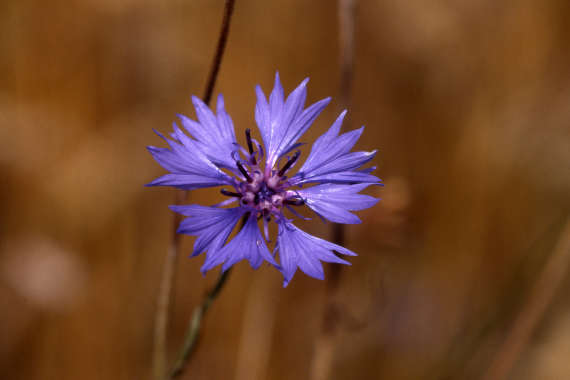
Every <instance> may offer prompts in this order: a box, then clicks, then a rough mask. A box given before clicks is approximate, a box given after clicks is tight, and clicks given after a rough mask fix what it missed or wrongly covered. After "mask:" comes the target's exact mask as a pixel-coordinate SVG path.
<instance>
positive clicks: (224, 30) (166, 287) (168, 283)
mask: <svg viewBox="0 0 570 380" xmlns="http://www.w3.org/2000/svg"><path fill="white" fill-rule="evenodd" d="M234 4H235V0H226V2H225V6H224V16H223V20H222V27H221V30H220V35H219V38H218V44H217V47H216V53H215V55H214V59H213V61H212V65H211V66H210V73H209V75H208V80H207V82H206V89H205V91H204V96H203V101H204V103H206V104H208V105H209V104H210V100H211V99H212V93H213V91H214V86H215V84H216V79H217V77H218V73H219V71H220V66H221V64H222V58H223V55H224V51H225V48H226V45H227V41H228V34H229V31H230V22H231V17H232V14H233V10H234ZM187 198H188V192H186V191H179V192H177V194H176V197H175V199H174V203H175V204H177V205H179V204H181V203H183V202H184V201H185V200H186V199H187ZM173 218H174V219H173V233H172V240H171V244H170V247H169V249H168V253H167V255H166V258H165V262H164V267H163V271H162V280H161V283H160V289H159V294H158V302H157V311H156V319H155V328H154V352H153V374H154V378H155V379H156V380H162V379H163V378H164V376H165V375H166V335H167V331H168V314H169V312H170V308H171V299H172V284H173V283H174V276H175V267H176V260H177V258H178V251H179V250H180V237H179V234H177V233H176V230H177V228H178V224H179V223H180V221H181V219H182V218H181V216H180V215H179V214H177V213H175V214H174V217H173ZM226 273H227V272H226ZM226 276H227V275H226ZM225 278H226V277H224V281H225ZM221 285H223V283H222V284H221ZM221 285H220V288H221ZM218 291H219V290H218ZM216 294H217V293H216ZM214 298H215V295H214V297H213V298H212V299H211V300H210V301H209V303H211V301H212V300H213V299H214ZM208 306H209V305H208ZM206 310H207V307H206ZM198 327H199V324H198Z"/></svg>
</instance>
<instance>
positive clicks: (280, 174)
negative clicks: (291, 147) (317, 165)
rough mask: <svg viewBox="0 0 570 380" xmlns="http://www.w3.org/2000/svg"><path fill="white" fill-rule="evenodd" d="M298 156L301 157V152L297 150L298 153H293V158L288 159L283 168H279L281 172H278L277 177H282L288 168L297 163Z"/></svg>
mask: <svg viewBox="0 0 570 380" xmlns="http://www.w3.org/2000/svg"><path fill="white" fill-rule="evenodd" d="M300 155H301V151H299V150H298V151H296V152H295V154H294V155H293V157H291V158H290V159H289V161H287V163H286V164H285V166H283V167H282V168H281V170H279V173H278V175H279V177H283V174H285V172H286V171H287V170H289V168H290V167H291V166H293V164H294V163H295V161H297V159H298V158H299V156H300Z"/></svg>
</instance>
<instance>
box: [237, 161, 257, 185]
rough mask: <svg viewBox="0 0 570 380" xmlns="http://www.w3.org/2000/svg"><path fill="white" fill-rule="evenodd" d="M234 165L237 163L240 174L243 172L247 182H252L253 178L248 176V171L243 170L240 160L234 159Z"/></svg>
mask: <svg viewBox="0 0 570 380" xmlns="http://www.w3.org/2000/svg"><path fill="white" fill-rule="evenodd" d="M236 165H237V167H238V169H239V171H240V172H241V174H243V176H244V177H245V179H247V182H249V183H251V182H253V179H252V178H251V177H250V176H249V173H248V172H247V170H245V168H244V167H243V164H242V163H241V161H236Z"/></svg>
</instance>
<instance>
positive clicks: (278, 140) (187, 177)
mask: <svg viewBox="0 0 570 380" xmlns="http://www.w3.org/2000/svg"><path fill="white" fill-rule="evenodd" d="M307 82H308V79H305V80H304V81H303V82H302V83H301V84H300V85H299V86H298V87H297V88H296V89H295V90H293V92H291V94H289V96H288V97H287V98H285V97H284V94H283V87H282V86H281V82H280V79H279V74H278V73H277V74H276V76H275V85H274V87H273V91H272V92H271V95H270V97H269V100H268V99H267V98H266V97H265V94H264V93H263V91H262V90H261V88H260V87H259V86H257V87H256V89H255V91H256V95H257V105H256V107H255V121H256V123H257V126H258V128H259V133H260V135H261V140H262V142H263V144H261V143H260V142H258V141H257V140H256V139H255V138H253V137H252V135H251V131H250V130H249V129H247V130H246V131H245V137H246V144H245V146H241V145H239V144H238V142H237V140H236V136H235V131H234V126H233V122H232V119H231V118H230V116H229V115H228V114H227V112H226V110H225V107H224V98H223V97H222V95H219V97H218V100H217V110H216V114H215V115H214V113H213V112H212V111H211V110H210V109H209V108H208V106H206V104H204V103H203V102H202V101H201V100H200V99H198V98H197V97H192V103H193V104H194V107H195V109H196V116H197V119H198V121H194V120H191V119H189V118H188V117H186V116H183V115H178V117H179V119H180V122H181V124H182V126H183V127H184V129H185V130H186V131H187V132H188V133H189V134H190V135H191V136H192V137H193V138H191V137H189V136H188V135H186V134H185V133H184V132H183V131H182V130H181V129H180V128H179V127H178V126H177V124H176V123H173V127H174V131H173V132H172V133H171V135H170V137H171V138H172V140H171V139H168V138H166V137H164V136H163V135H162V134H160V133H159V132H156V131H155V132H156V133H157V134H158V135H159V136H160V137H162V138H163V139H164V140H166V142H167V143H168V145H169V147H170V148H157V147H153V146H149V147H148V150H149V151H150V153H151V154H152V156H153V157H154V159H155V160H156V161H157V162H158V163H159V164H160V165H161V166H162V167H163V168H165V169H166V170H168V171H169V174H166V175H163V176H161V177H159V178H157V179H155V180H154V181H152V182H151V183H149V184H148V185H149V186H173V187H176V188H179V189H183V190H195V189H199V188H207V187H216V186H223V188H222V189H221V190H220V192H221V194H222V195H224V196H227V197H229V198H228V199H226V200H225V201H223V202H221V203H219V204H217V205H214V206H200V205H182V206H171V207H170V208H171V209H172V210H173V211H175V212H178V213H180V214H182V215H184V216H186V217H187V218H185V219H184V220H183V221H182V222H181V223H180V226H179V228H178V231H177V232H178V233H182V234H187V235H192V236H196V237H197V239H196V242H195V244H194V250H193V252H192V254H191V256H196V255H199V254H201V253H203V252H206V260H205V262H204V264H203V266H202V268H201V271H202V273H206V272H207V271H208V270H210V269H212V268H213V267H215V266H217V265H220V264H223V266H222V270H223V271H225V270H227V269H228V268H230V267H231V266H232V265H234V264H235V263H237V262H238V261H241V260H248V261H249V263H250V265H251V266H252V267H253V268H254V269H257V268H258V267H259V266H260V265H261V263H262V262H263V261H264V260H265V261H267V262H268V263H270V264H272V265H273V266H275V267H276V268H278V269H279V270H280V271H281V272H282V274H283V277H284V282H283V285H284V286H287V284H289V282H290V281H291V279H292V278H293V275H294V274H295V272H296V270H297V268H299V269H300V270H301V271H303V272H304V273H306V274H307V275H309V276H311V277H315V278H318V279H321V280H322V279H324V271H323V267H322V264H321V261H325V262H331V263H339V264H350V263H349V262H347V261H345V260H343V259H341V258H340V257H338V256H337V255H335V254H334V253H333V251H336V252H338V253H341V254H344V255H349V256H355V255H356V254H355V253H354V252H352V251H350V250H348V249H346V248H344V247H341V246H339V245H337V244H333V243H331V242H328V241H326V240H323V239H320V238H318V237H316V236H312V235H310V234H308V233H306V232H304V231H302V230H300V229H299V228H298V227H296V226H295V225H294V224H293V223H292V220H291V219H289V218H287V217H286V216H285V215H284V213H283V211H284V209H287V210H288V211H290V212H291V215H293V216H296V217H300V218H303V219H305V218H304V217H303V216H301V215H300V214H299V213H298V212H297V211H296V210H295V208H296V207H300V206H307V207H309V208H310V209H311V210H312V211H314V212H315V213H316V214H318V215H319V216H320V217H321V218H322V219H323V220H325V219H326V220H329V221H332V222H336V223H347V224H354V223H360V219H359V218H358V217H357V216H356V215H354V214H352V213H351V211H357V210H362V209H365V208H368V207H371V206H373V205H374V204H376V202H377V201H378V200H377V199H376V198H373V197H371V196H369V195H363V194H359V192H360V191H362V190H363V189H365V188H366V187H367V186H369V185H371V184H380V179H379V178H377V177H375V176H374V175H372V174H370V173H371V172H372V171H373V170H374V169H375V168H374V167H372V168H366V169H362V168H361V167H362V166H363V165H364V164H366V163H367V162H369V161H370V160H371V159H372V158H373V157H374V155H375V154H376V151H371V152H350V150H351V149H352V147H353V146H354V144H355V143H356V141H357V140H358V138H359V137H360V135H361V134H362V132H363V130H364V127H361V128H359V129H356V130H353V131H350V132H347V133H344V134H339V133H340V128H341V125H342V121H343V119H344V116H345V114H346V111H344V112H342V113H341V114H340V116H339V117H338V118H337V119H336V121H335V122H334V123H333V124H332V126H331V127H330V128H329V130H328V131H327V132H326V133H325V134H323V135H322V136H320V137H319V138H318V139H317V140H316V141H315V143H314V144H313V146H312V148H311V152H310V153H309V155H308V157H307V159H306V160H305V162H304V163H303V164H302V165H301V167H300V169H299V170H298V171H297V173H296V174H294V175H292V176H289V175H288V174H289V173H290V172H291V171H292V169H293V167H294V166H295V164H297V163H298V162H299V158H300V155H301V153H300V151H299V150H296V149H297V148H298V147H299V146H300V145H302V144H301V143H299V142H298V139H299V138H300V137H301V136H302V135H303V134H304V133H305V132H306V131H307V129H308V128H309V127H310V126H311V124H312V123H313V121H314V120H315V119H316V117H317V116H318V115H319V114H320V113H321V111H322V110H323V109H324V108H325V107H326V105H327V104H328V103H329V101H330V98H326V99H323V100H321V101H318V102H316V103H314V104H312V105H311V106H309V107H307V108H305V99H306V95H307V90H306V85H307ZM307 184H314V185H313V186H311V187H306V186H305V185H307ZM235 202H238V205H237V206H235V207H226V206H229V205H232V204H234V203H235ZM240 219H242V220H243V224H242V227H241V229H240V230H239V231H238V232H237V234H236V235H235V236H234V237H233V239H231V240H230V241H229V242H227V240H228V237H229V236H230V234H231V232H232V231H233V230H234V228H235V226H236V225H237V224H238V222H239V220H240ZM271 221H273V222H275V223H277V226H278V234H277V242H276V244H275V247H274V249H273V252H270V250H269V248H268V246H267V243H266V240H267V241H268V242H269V241H270V238H269V232H268V223H269V222H271ZM259 224H262V226H263V227H262V230H263V231H264V233H263V234H262V233H261V230H260V228H259ZM277 253H278V254H279V263H278V262H277V261H276V257H277Z"/></svg>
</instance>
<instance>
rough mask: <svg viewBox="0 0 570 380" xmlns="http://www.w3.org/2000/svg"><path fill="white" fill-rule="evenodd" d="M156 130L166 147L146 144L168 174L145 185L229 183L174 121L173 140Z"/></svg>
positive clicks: (182, 187) (180, 186)
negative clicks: (167, 146) (166, 144)
mask: <svg viewBox="0 0 570 380" xmlns="http://www.w3.org/2000/svg"><path fill="white" fill-rule="evenodd" d="M155 132H156V131H155ZM156 133H157V134H158V135H159V136H160V137H162V138H163V139H164V140H165V141H166V142H167V143H168V145H169V146H170V149H168V148H157V147H154V146H149V147H147V148H148V150H149V152H150V153H151V154H152V156H153V157H154V159H155V160H156V161H157V162H158V163H159V164H160V165H161V166H162V167H163V168H165V169H166V170H168V171H169V172H170V173H171V174H167V175H164V176H162V177H159V178H157V179H156V180H154V181H152V182H151V183H149V184H148V186H174V187H177V188H179V189H186V190H192V189H196V188H201V187H211V186H222V185H226V184H231V183H232V179H231V177H230V176H228V175H227V174H226V173H224V172H223V171H221V170H220V169H219V168H218V167H217V166H216V165H215V164H214V163H213V162H212V161H211V160H210V159H209V158H208V157H206V155H205V154H204V153H202V152H201V151H200V150H199V149H198V148H197V142H196V141H195V140H192V139H191V138H190V137H188V136H186V135H185V134H184V133H183V132H182V131H181V130H180V129H179V128H178V127H177V126H176V125H174V132H173V133H172V138H173V139H174V140H170V139H168V138H166V137H164V136H163V135H162V134H161V133H159V132H156Z"/></svg>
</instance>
